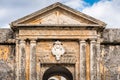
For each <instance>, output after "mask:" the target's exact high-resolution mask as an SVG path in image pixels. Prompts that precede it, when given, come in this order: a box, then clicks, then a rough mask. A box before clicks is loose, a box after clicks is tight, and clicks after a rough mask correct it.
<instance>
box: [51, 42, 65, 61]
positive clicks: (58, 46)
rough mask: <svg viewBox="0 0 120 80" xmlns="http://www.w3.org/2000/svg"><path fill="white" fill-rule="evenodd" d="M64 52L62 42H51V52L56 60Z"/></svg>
mask: <svg viewBox="0 0 120 80" xmlns="http://www.w3.org/2000/svg"><path fill="white" fill-rule="evenodd" d="M64 53H65V49H64V48H63V46H62V43H61V42H60V41H56V42H55V43H54V44H53V48H52V54H53V55H55V57H56V60H57V61H59V60H60V57H61V56H62V55H63V54H64Z"/></svg>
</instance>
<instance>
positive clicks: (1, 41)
mask: <svg viewBox="0 0 120 80" xmlns="http://www.w3.org/2000/svg"><path fill="white" fill-rule="evenodd" d="M13 38H14V34H13V31H12V30H11V29H0V80H14V79H15V44H14V43H13V42H12V43H11V42H10V40H12V39H13ZM9 42H10V43H9Z"/></svg>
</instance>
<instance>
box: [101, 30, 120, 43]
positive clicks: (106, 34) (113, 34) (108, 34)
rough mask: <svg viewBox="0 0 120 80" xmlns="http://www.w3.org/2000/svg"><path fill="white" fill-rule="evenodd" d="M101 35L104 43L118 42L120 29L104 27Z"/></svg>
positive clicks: (119, 40) (119, 41)
mask: <svg viewBox="0 0 120 80" xmlns="http://www.w3.org/2000/svg"><path fill="white" fill-rule="evenodd" d="M102 37H103V41H104V42H105V43H120V29H105V30H104V31H103V33H102Z"/></svg>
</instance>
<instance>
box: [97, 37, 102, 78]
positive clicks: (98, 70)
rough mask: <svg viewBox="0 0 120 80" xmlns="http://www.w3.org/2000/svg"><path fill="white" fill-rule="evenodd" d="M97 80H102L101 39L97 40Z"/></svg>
mask: <svg viewBox="0 0 120 80" xmlns="http://www.w3.org/2000/svg"><path fill="white" fill-rule="evenodd" d="M96 47H97V80H101V74H100V39H98V40H97V44H96Z"/></svg>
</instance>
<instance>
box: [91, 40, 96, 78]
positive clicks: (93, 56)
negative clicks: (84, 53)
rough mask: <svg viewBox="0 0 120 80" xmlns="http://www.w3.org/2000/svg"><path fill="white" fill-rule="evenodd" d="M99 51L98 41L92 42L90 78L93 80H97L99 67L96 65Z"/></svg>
mask: <svg viewBox="0 0 120 80" xmlns="http://www.w3.org/2000/svg"><path fill="white" fill-rule="evenodd" d="M96 54H97V51H96V41H95V40H91V42H90V78H91V80H97V78H96V76H97V74H96V73H97V72H96V71H97V65H96V62H97V61H96V57H97V55H96Z"/></svg>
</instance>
